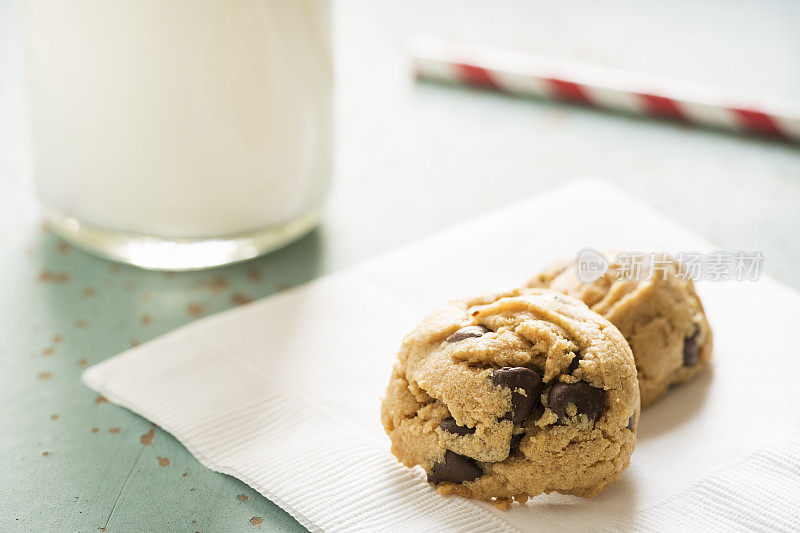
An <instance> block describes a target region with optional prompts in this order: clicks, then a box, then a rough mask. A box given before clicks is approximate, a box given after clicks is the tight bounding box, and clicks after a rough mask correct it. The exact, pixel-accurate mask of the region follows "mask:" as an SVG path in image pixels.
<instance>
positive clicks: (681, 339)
mask: <svg viewBox="0 0 800 533" xmlns="http://www.w3.org/2000/svg"><path fill="white" fill-rule="evenodd" d="M648 255H649V257H650V260H648V261H647V262H646V263H644V264H640V265H639V267H640V268H639V269H638V270H637V271H636V272H635V275H632V274H634V272H632V271H631V269H630V262H629V261H627V260H621V259H625V256H624V255H623V256H617V257H616V258H615V259H614V260H612V261H610V263H609V265H608V268H607V270H606V271H605V272H604V273H602V275H600V277H598V278H597V279H594V280H593V281H588V282H582V281H581V280H580V279H579V271H578V268H577V266H576V262H574V261H572V262H569V263H563V264H560V265H558V266H556V267H553V268H551V269H548V270H546V271H545V272H542V273H541V274H539V275H538V276H536V278H534V279H533V280H532V281H531V282H530V283H529V285H530V286H531V287H546V288H550V289H555V290H558V291H561V292H564V293H566V294H570V295H572V296H575V297H577V298H580V299H581V300H583V301H584V302H585V303H586V304H587V305H588V306H589V307H590V308H591V309H592V310H593V311H595V312H597V313H599V314H601V315H603V316H604V317H605V318H607V319H608V320H609V321H611V323H612V324H614V325H615V326H616V327H617V328H618V329H619V330H620V332H621V333H622V335H623V336H624V337H625V339H626V340H627V341H628V343H629V344H630V346H631V349H632V350H633V355H634V358H635V359H636V368H637V370H638V374H639V389H640V391H641V395H642V407H647V406H648V405H651V404H653V403H654V402H656V401H657V400H659V399H660V398H662V397H663V396H664V395H665V394H666V393H667V391H668V390H669V388H670V387H671V386H673V385H676V384H678V383H683V382H685V381H688V380H689V379H691V378H693V377H694V376H696V375H697V374H698V373H700V372H701V371H702V370H703V369H704V368H706V367H708V366H709V364H710V359H711V351H712V335H711V327H710V326H709V324H708V320H706V315H705V312H704V311H703V304H702V303H701V302H700V298H699V297H698V296H697V293H696V292H695V289H694V284H693V283H692V280H691V279H690V276H687V275H686V272H685V270H683V267H682V266H681V265H680V264H679V263H678V261H676V260H675V259H673V258H671V257H670V256H668V255H666V254H648ZM598 275H599V274H598ZM584 279H586V278H585V277H584Z"/></svg>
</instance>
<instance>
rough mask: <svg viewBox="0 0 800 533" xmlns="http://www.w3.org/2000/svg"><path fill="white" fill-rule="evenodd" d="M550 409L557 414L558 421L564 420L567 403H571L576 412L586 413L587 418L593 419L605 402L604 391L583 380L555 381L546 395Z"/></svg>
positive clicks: (565, 418) (562, 421)
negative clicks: (573, 381) (570, 381)
mask: <svg viewBox="0 0 800 533" xmlns="http://www.w3.org/2000/svg"><path fill="white" fill-rule="evenodd" d="M547 402H548V405H549V406H550V409H552V411H553V412H554V413H555V414H557V415H558V421H559V422H561V423H564V422H566V420H567V418H568V416H567V405H569V404H573V405H574V406H575V408H576V410H577V412H576V414H582V415H586V417H587V418H588V419H589V420H592V421H593V420H595V419H596V418H597V415H599V414H600V411H602V410H603V406H604V404H605V393H604V392H603V390H602V389H596V388H594V387H592V386H591V385H589V384H588V383H586V382H585V381H578V382H577V383H556V384H555V385H553V388H552V389H550V393H549V394H548V396H547Z"/></svg>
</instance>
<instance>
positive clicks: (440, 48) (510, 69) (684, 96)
mask: <svg viewBox="0 0 800 533" xmlns="http://www.w3.org/2000/svg"><path fill="white" fill-rule="evenodd" d="M411 56H412V60H413V61H414V67H415V72H416V75H417V77H418V78H421V79H433V80H439V81H448V82H452V83H459V84H465V85H470V86H474V87H481V88H486V89H492V90H495V91H502V92H508V93H513V94H519V95H527V96H533V97H537V98H551V99H555V100H561V101H565V102H569V103H574V104H581V105H590V106H594V107H599V108H603V109H611V110H614V111H622V112H627V113H636V114H641V115H644V116H649V117H653V118H658V119H668V120H673V121H680V122H685V123H688V124H696V125H702V126H707V127H713V128H717V129H725V130H729V131H735V132H739V133H748V134H756V135H762V136H768V137H772V138H779V139H784V140H791V141H800V102H797V101H793V100H777V99H769V98H756V99H754V98H752V97H744V96H738V97H736V98H733V97H732V96H731V95H730V94H729V93H723V92H722V91H719V90H716V89H713V88H710V87H701V86H697V85H691V84H687V83H682V82H676V81H673V80H664V79H651V78H644V77H643V76H641V75H637V74H634V73H630V72H624V71H617V70H611V69H604V68H600V67H594V66H589V65H578V64H574V63H568V62H563V61H556V60H552V59H543V58H537V57H534V56H527V55H524V54H519V53H514V52H507V51H500V50H492V49H487V48H478V47H472V46H466V45H457V44H450V43H443V42H439V41H434V40H430V39H417V40H416V41H414V43H413V46H412V47H411ZM448 67H449V68H448ZM644 88H646V89H647V90H642V89H644ZM731 102H739V103H737V104H731ZM741 102H748V103H747V105H742V104H741Z"/></svg>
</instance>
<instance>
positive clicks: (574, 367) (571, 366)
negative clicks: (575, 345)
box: [567, 352, 582, 374]
mask: <svg viewBox="0 0 800 533" xmlns="http://www.w3.org/2000/svg"><path fill="white" fill-rule="evenodd" d="M581 359H582V357H581V354H580V352H576V353H575V355H574V357H573V358H572V361H570V362H569V366H568V367H567V374H572V373H573V372H575V370H577V368H578V363H580V362H581Z"/></svg>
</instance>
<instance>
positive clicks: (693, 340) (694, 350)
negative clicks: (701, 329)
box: [683, 333, 700, 366]
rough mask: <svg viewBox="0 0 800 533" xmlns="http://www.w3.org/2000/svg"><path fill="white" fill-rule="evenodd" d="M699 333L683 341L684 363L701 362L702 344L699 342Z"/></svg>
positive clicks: (693, 363) (688, 364)
mask: <svg viewBox="0 0 800 533" xmlns="http://www.w3.org/2000/svg"><path fill="white" fill-rule="evenodd" d="M697 335H698V333H695V334H694V335H692V336H691V337H687V338H686V339H684V341H683V364H684V365H686V366H694V365H696V364H697V363H699V362H700V346H699V345H698V344H697Z"/></svg>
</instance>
